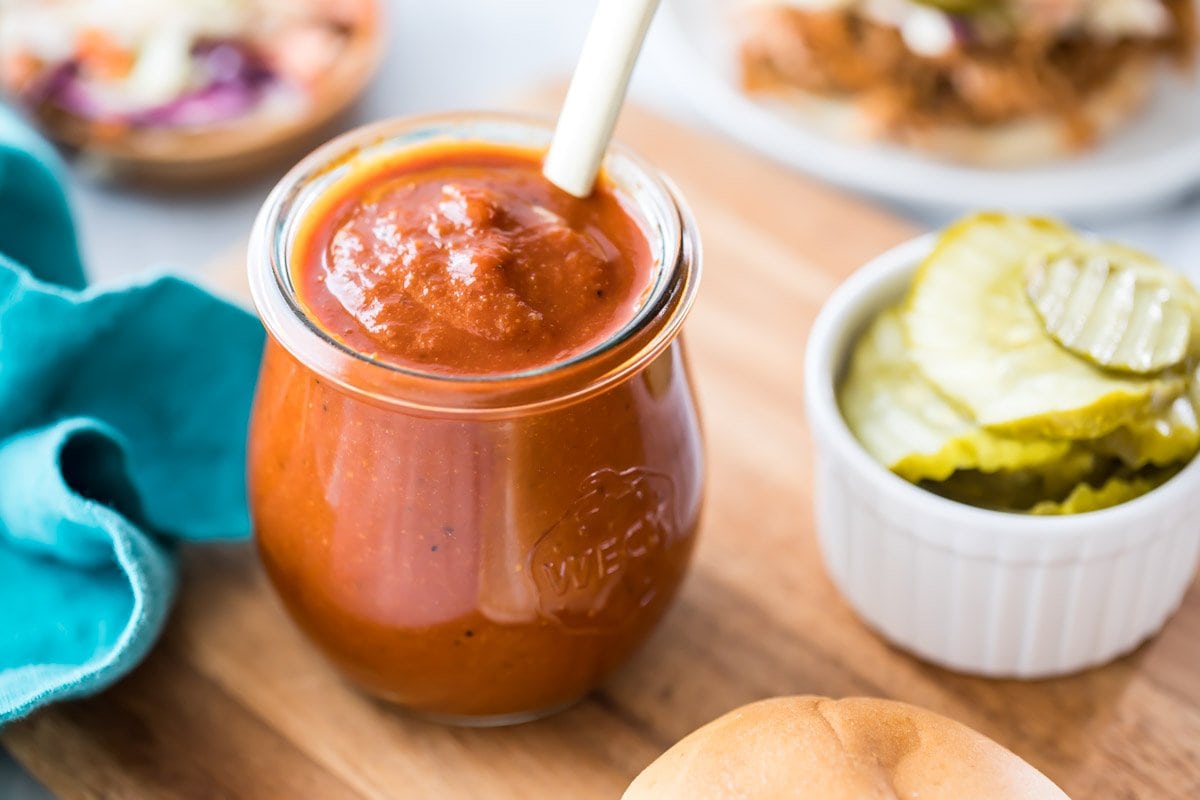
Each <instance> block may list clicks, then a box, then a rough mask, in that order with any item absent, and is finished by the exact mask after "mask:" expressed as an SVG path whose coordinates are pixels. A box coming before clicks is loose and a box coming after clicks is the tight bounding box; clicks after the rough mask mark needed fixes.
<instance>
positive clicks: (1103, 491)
mask: <svg viewBox="0 0 1200 800" xmlns="http://www.w3.org/2000/svg"><path fill="white" fill-rule="evenodd" d="M1182 468H1183V467H1182V465H1180V464H1175V465H1172V466H1170V467H1164V468H1152V469H1148V470H1142V471H1140V472H1136V473H1134V474H1132V475H1128V476H1122V475H1117V476H1114V477H1111V478H1109V479H1108V480H1107V481H1105V482H1104V483H1103V484H1101V485H1099V486H1093V485H1092V484H1090V483H1081V484H1079V485H1078V486H1076V487H1075V489H1074V490H1073V491H1072V492H1071V493H1070V494H1069V495H1067V497H1066V499H1065V500H1062V501H1055V500H1045V501H1042V502H1040V503H1038V504H1037V505H1035V506H1033V508H1031V509H1029V513H1030V514H1040V515H1054V514H1082V513H1084V512H1085V511H1099V510H1101V509H1104V508H1111V507H1113V506H1116V505H1120V504H1121V503H1127V502H1129V501H1130V500H1133V499H1135V498H1138V497H1141V496H1142V495H1144V494H1146V493H1147V492H1149V491H1151V490H1152V489H1157V488H1158V487H1159V486H1162V485H1163V484H1164V483H1166V482H1167V481H1168V480H1170V479H1171V477H1172V476H1174V475H1175V474H1176V473H1177V472H1179V470H1180V469H1182Z"/></svg>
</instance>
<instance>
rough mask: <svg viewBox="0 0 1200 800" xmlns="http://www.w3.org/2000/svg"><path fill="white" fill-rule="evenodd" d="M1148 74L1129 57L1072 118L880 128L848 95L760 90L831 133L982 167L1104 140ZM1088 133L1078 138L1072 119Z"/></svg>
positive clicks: (1137, 99)
mask: <svg viewBox="0 0 1200 800" xmlns="http://www.w3.org/2000/svg"><path fill="white" fill-rule="evenodd" d="M1153 81H1154V68H1153V65H1152V64H1150V63H1149V62H1148V61H1145V60H1143V61H1131V62H1130V63H1129V64H1127V65H1125V66H1124V67H1123V68H1122V69H1121V70H1120V71H1118V72H1117V73H1116V76H1115V78H1114V79H1113V80H1112V81H1110V82H1109V83H1108V84H1106V85H1105V86H1102V87H1099V88H1097V89H1095V90H1094V91H1093V92H1092V93H1091V94H1090V95H1089V96H1088V97H1087V99H1086V100H1084V101H1083V102H1082V105H1081V107H1080V109H1079V117H1078V118H1077V119H1075V120H1073V121H1072V120H1068V119H1067V118H1066V117H1064V116H1062V115H1051V114H1043V115H1040V116H1036V117H1030V118H1026V119H1021V120H1019V121H1013V122H1008V123H1004V124H999V125H988V126H979V125H966V124H932V123H931V124H927V125H922V126H919V127H917V126H908V127H904V128H900V129H890V130H889V129H886V128H882V127H881V126H880V125H879V124H878V122H877V121H876V120H875V119H873V118H872V116H871V114H870V112H869V110H868V109H866V108H864V107H863V106H862V105H860V104H858V103H856V102H854V101H853V100H843V99H832V98H828V97H822V96H819V95H815V94H810V93H807V92H804V91H801V90H799V89H794V88H787V87H779V88H776V89H772V90H768V91H767V92H765V93H764V94H767V95H768V96H769V97H771V98H772V99H773V100H774V101H775V102H776V103H778V104H779V105H780V106H782V107H783V108H784V109H785V110H786V111H787V112H788V113H791V114H794V115H796V116H798V117H799V118H800V120H801V122H802V123H804V124H805V125H806V126H807V127H810V128H813V129H815V130H818V131H820V132H821V133H823V134H825V135H826V136H829V137H831V138H835V139H843V140H845V139H850V140H858V141H893V142H895V143H897V144H900V145H905V146H908V147H912V148H914V149H916V150H919V151H921V152H924V153H928V154H930V155H932V156H935V157H937V158H939V159H943V160H948V161H956V162H960V163H964V164H972V165H975V166H981V167H999V168H1004V167H1020V166H1030V165H1034V164H1040V163H1045V162H1048V161H1054V160H1056V159H1060V158H1063V157H1069V156H1074V155H1078V154H1079V153H1080V152H1081V150H1084V149H1086V145H1087V144H1088V143H1094V142H1099V141H1103V140H1104V139H1106V138H1108V137H1109V136H1111V135H1112V134H1113V133H1114V132H1115V131H1116V130H1117V129H1118V128H1120V127H1121V126H1122V125H1124V124H1125V123H1126V122H1128V121H1129V120H1130V119H1131V118H1132V117H1133V116H1135V115H1136V114H1137V112H1138V111H1139V110H1140V109H1141V108H1142V106H1143V105H1144V104H1145V101H1146V98H1147V97H1148V96H1149V94H1150V88H1151V85H1152V82H1153ZM1080 122H1082V123H1083V125H1084V127H1086V129H1087V130H1088V132H1089V136H1088V139H1087V141H1084V142H1081V141H1080V137H1079V134H1078V128H1077V126H1078V125H1079V123H1080Z"/></svg>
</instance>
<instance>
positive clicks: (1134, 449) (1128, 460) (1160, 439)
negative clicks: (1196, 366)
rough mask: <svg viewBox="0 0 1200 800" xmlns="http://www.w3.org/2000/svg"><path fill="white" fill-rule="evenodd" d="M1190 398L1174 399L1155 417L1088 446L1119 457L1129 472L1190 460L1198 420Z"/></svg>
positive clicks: (1198, 438)
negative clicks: (1130, 468)
mask: <svg viewBox="0 0 1200 800" xmlns="http://www.w3.org/2000/svg"><path fill="white" fill-rule="evenodd" d="M1193 386H1194V384H1193ZM1190 395H1191V393H1189V394H1186V395H1183V396H1181V397H1178V398H1176V399H1175V402H1173V403H1172V404H1171V405H1170V406H1169V407H1168V408H1167V409H1166V410H1165V411H1163V412H1161V413H1159V414H1156V415H1154V416H1152V417H1147V418H1145V419H1138V420H1134V421H1133V422H1130V423H1128V424H1126V425H1122V426H1121V427H1120V428H1117V429H1116V430H1115V431H1113V432H1112V433H1109V434H1107V435H1106V436H1103V437H1101V438H1099V439H1097V440H1096V441H1095V442H1093V443H1092V446H1093V447H1094V448H1095V450H1096V451H1097V452H1099V453H1104V454H1108V455H1113V456H1116V457H1118V458H1120V459H1121V461H1122V462H1123V463H1125V464H1126V465H1127V466H1129V467H1132V468H1133V469H1140V468H1141V467H1144V466H1146V465H1154V466H1159V467H1161V466H1165V465H1167V464H1172V463H1174V462H1177V461H1187V460H1190V459H1191V458H1192V457H1193V456H1194V455H1196V452H1197V450H1200V421H1197V415H1196V404H1195V400H1194V399H1193V398H1192V397H1191V396H1190Z"/></svg>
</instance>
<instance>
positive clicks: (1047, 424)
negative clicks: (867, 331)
mask: <svg viewBox="0 0 1200 800" xmlns="http://www.w3.org/2000/svg"><path fill="white" fill-rule="evenodd" d="M1079 241H1081V240H1079V238H1078V237H1076V236H1075V235H1074V234H1073V233H1072V232H1071V231H1070V230H1069V229H1068V228H1066V227H1064V226H1062V225H1060V224H1058V223H1055V222H1052V221H1049V220H1042V219H1036V218H1028V217H1019V216H1008V215H1003V214H980V215H976V216H974V217H969V218H967V219H965V220H963V221H961V222H959V223H957V224H955V225H953V226H951V227H950V228H949V229H948V230H947V231H946V232H945V233H944V234H943V235H942V237H941V239H940V240H939V242H938V245H937V247H936V248H935V250H934V252H933V253H932V254H931V255H930V256H929V257H928V258H927V259H926V260H925V262H924V263H923V264H922V265H921V267H920V268H919V269H918V271H917V275H916V278H915V280H914V283H913V287H912V290H911V291H910V293H909V297H908V300H907V302H906V306H905V309H904V314H903V321H904V328H905V332H906V334H907V336H908V341H909V345H910V348H909V349H910V353H911V356H912V360H913V362H914V363H915V364H916V365H917V367H918V368H919V369H920V371H921V372H922V373H923V374H924V375H925V377H926V378H928V379H929V381H930V382H931V383H932V384H933V385H934V387H935V388H936V389H938V390H939V391H940V392H941V393H942V394H943V395H945V396H946V397H947V398H949V399H950V400H951V401H952V402H953V403H955V404H957V405H959V406H961V407H962V409H963V410H964V411H965V412H966V413H967V415H968V416H970V417H972V418H974V419H975V420H976V421H977V422H978V423H979V424H980V425H982V426H983V427H984V428H987V429H988V430H991V431H992V432H995V433H1000V434H1004V435H1008V436H1017V437H1028V438H1049V439H1095V438H1099V437H1101V436H1104V435H1106V434H1108V433H1110V432H1112V431H1113V430H1116V429H1117V428H1119V427H1121V426H1122V425H1124V424H1127V423H1129V422H1131V421H1132V420H1135V419H1137V418H1139V417H1142V416H1146V415H1150V414H1154V413H1157V412H1158V411H1160V410H1162V409H1164V408H1166V407H1167V406H1168V405H1170V403H1171V402H1172V401H1174V399H1175V398H1176V397H1178V396H1179V395H1180V394H1182V392H1183V390H1184V388H1185V381H1184V379H1183V377H1182V376H1180V375H1175V374H1170V373H1167V374H1163V375H1157V376H1154V377H1142V376H1136V375H1124V374H1117V373H1112V372H1109V371H1106V370H1103V369H1100V368H1098V367H1096V366H1094V365H1093V364H1090V363H1088V362H1087V361H1084V360H1083V359H1080V358H1078V357H1076V356H1074V355H1072V354H1071V353H1070V352H1068V351H1067V350H1065V349H1063V348H1062V347H1060V346H1059V345H1058V343H1056V342H1055V341H1054V339H1052V338H1051V337H1050V335H1049V334H1047V333H1046V331H1045V329H1044V328H1043V326H1042V321H1041V319H1040V318H1039V316H1038V314H1037V312H1036V311H1035V310H1034V308H1033V305H1032V304H1031V303H1030V302H1029V300H1028V298H1027V297H1026V295H1025V280H1024V276H1025V267H1026V265H1027V264H1028V263H1029V260H1030V257H1031V255H1036V254H1038V253H1047V252H1055V251H1060V250H1062V249H1063V247H1064V246H1070V245H1072V244H1073V243H1076V242H1079Z"/></svg>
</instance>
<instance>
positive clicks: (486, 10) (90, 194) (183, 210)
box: [0, 0, 1200, 800]
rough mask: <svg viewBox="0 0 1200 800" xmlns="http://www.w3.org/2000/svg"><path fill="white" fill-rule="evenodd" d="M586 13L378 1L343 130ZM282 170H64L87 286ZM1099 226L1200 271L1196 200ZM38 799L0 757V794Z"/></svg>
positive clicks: (660, 72)
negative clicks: (220, 182)
mask: <svg viewBox="0 0 1200 800" xmlns="http://www.w3.org/2000/svg"><path fill="white" fill-rule="evenodd" d="M593 8H594V4H593V3H591V2H583V1H582V0H568V1H567V2H564V1H563V0H437V2H429V0H388V1H387V3H386V11H387V25H388V27H389V29H390V32H389V36H388V48H387V52H386V55H385V58H384V62H383V65H382V68H381V69H380V71H379V74H378V75H377V77H376V78H375V80H374V81H373V82H372V84H371V86H370V88H369V89H368V90H367V92H366V94H365V96H364V97H363V99H362V101H361V102H360V103H359V104H358V105H357V106H356V108H355V110H354V111H353V112H352V114H351V115H350V116H349V117H347V118H346V119H344V120H343V121H342V123H341V127H345V128H349V127H353V126H354V125H356V124H359V123H361V122H365V121H368V120H374V119H379V118H383V117H389V116H395V115H401V114H410V113H417V112H431V111H442V110H451V109H502V108H505V107H508V106H510V105H511V104H512V102H511V101H512V98H514V97H516V96H518V95H520V94H521V93H523V92H529V91H531V90H533V89H534V88H536V87H538V86H541V85H546V84H548V83H555V82H558V83H561V82H563V81H565V80H566V78H567V76H568V75H569V72H570V70H571V68H572V66H573V64H574V60H575V57H576V55H577V53H578V50H579V47H580V45H581V43H582V41H583V37H584V34H585V32H586V29H587V25H588V22H589V20H590V18H591V13H592V10H593ZM662 28H663V20H662V19H659V20H658V21H657V22H656V24H655V26H654V28H652V30H651V33H650V38H649V40H648V43H647V50H646V51H645V54H644V56H643V59H642V61H641V63H640V64H639V67H638V69H637V71H636V73H635V77H634V81H633V86H632V98H633V100H634V102H637V103H640V104H642V105H645V106H650V107H653V108H655V109H656V110H659V111H660V112H663V113H666V114H668V115H671V116H674V117H676V118H679V119H681V120H683V121H686V122H688V123H689V124H694V125H697V126H702V125H703V123H702V122H701V121H700V118H699V116H697V115H695V114H694V112H693V111H692V110H691V109H690V108H689V107H688V104H687V102H686V101H685V100H684V97H683V95H684V93H683V92H681V91H680V90H679V87H677V86H676V85H674V84H673V82H672V80H673V79H672V77H671V76H672V75H673V74H674V73H673V72H672V71H671V70H670V69H669V68H668V67H669V65H668V64H667V63H665V62H666V60H667V59H668V58H670V55H669V48H667V47H665V46H664V44H663V41H662V38H663V31H662V30H661V29H662ZM730 146H731V147H734V146H736V145H733V144H731V145H730ZM281 172H282V170H276V171H274V172H273V173H269V174H266V175H264V176H262V177H261V178H258V179H254V180H253V181H251V182H248V183H242V184H239V185H236V186H231V187H229V188H224V189H222V188H220V187H218V188H216V189H208V190H205V191H203V192H200V193H182V192H165V191H157V192H156V191H147V190H144V189H135V188H129V187H123V186H121V185H113V184H106V183H103V182H100V181H98V180H97V179H96V178H95V177H94V176H92V175H90V174H89V173H88V172H87V170H85V169H81V168H80V167H79V165H73V166H72V186H71V193H72V200H73V202H74V204H75V208H76V211H77V216H78V222H79V225H80V228H81V232H82V245H83V249H84V252H85V254H86V262H87V263H88V265H89V267H90V270H91V277H92V279H93V281H106V280H111V279H115V278H119V277H120V276H122V275H125V274H129V273H131V272H136V271H140V270H144V269H146V268H148V267H166V268H169V269H172V270H175V271H179V272H182V273H185V274H189V275H192V276H197V275H200V274H201V273H202V272H203V270H204V268H205V265H207V264H211V263H212V262H213V261H214V260H215V259H217V258H218V257H220V256H223V255H227V254H229V253H231V252H232V251H233V248H235V247H236V246H237V245H238V243H239V242H241V241H243V240H244V239H245V237H246V236H247V235H248V233H249V229H250V225H251V222H252V220H253V218H254V215H255V213H256V211H257V209H258V207H259V205H260V204H261V203H262V201H263V199H264V197H265V195H266V194H267V192H268V191H269V189H270V187H271V186H272V185H273V184H274V182H275V181H276V179H277V178H278V177H279V175H280V174H281ZM1114 191H1119V187H1114ZM978 204H979V205H981V206H986V205H987V198H986V197H980V198H979V201H978ZM894 210H896V211H897V212H898V213H900V214H903V215H905V216H908V217H910V218H912V219H915V220H916V221H918V222H920V223H923V224H929V225H932V224H938V223H940V222H942V221H944V219H943V218H939V216H938V215H936V214H932V213H930V212H921V211H919V210H917V209H913V208H908V207H905V206H902V205H897V206H894ZM1099 227H1100V228H1102V230H1103V232H1105V233H1109V234H1113V235H1116V236H1119V237H1121V238H1124V239H1127V240H1129V241H1131V242H1132V243H1135V244H1140V245H1142V246H1144V247H1146V248H1148V249H1150V250H1152V251H1153V252H1155V253H1156V254H1158V255H1160V256H1162V257H1164V258H1166V259H1168V260H1169V261H1172V262H1173V263H1174V264H1175V265H1177V266H1179V267H1181V268H1183V269H1184V270H1186V271H1188V272H1190V273H1191V274H1192V275H1193V276H1198V275H1200V194H1197V193H1193V194H1191V195H1190V196H1189V197H1188V198H1187V199H1186V200H1185V201H1184V202H1182V203H1179V204H1176V205H1174V206H1172V207H1169V208H1160V209H1156V210H1149V211H1147V212H1145V213H1144V214H1139V215H1133V216H1129V217H1125V218H1121V219H1118V220H1115V221H1110V222H1107V223H1105V224H1103V225H1101V226H1099ZM47 797H49V795H48V794H47V793H46V792H45V791H44V790H42V789H41V788H40V787H38V786H37V785H36V784H35V783H34V782H33V781H32V780H31V779H29V778H28V777H27V776H25V775H24V773H23V772H22V771H21V770H20V769H19V768H18V767H17V766H16V765H15V764H14V763H13V762H12V761H11V759H10V758H9V757H8V756H7V755H6V754H3V753H2V751H0V798H3V799H4V800H35V798H36V800H44V799H45V798H47Z"/></svg>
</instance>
